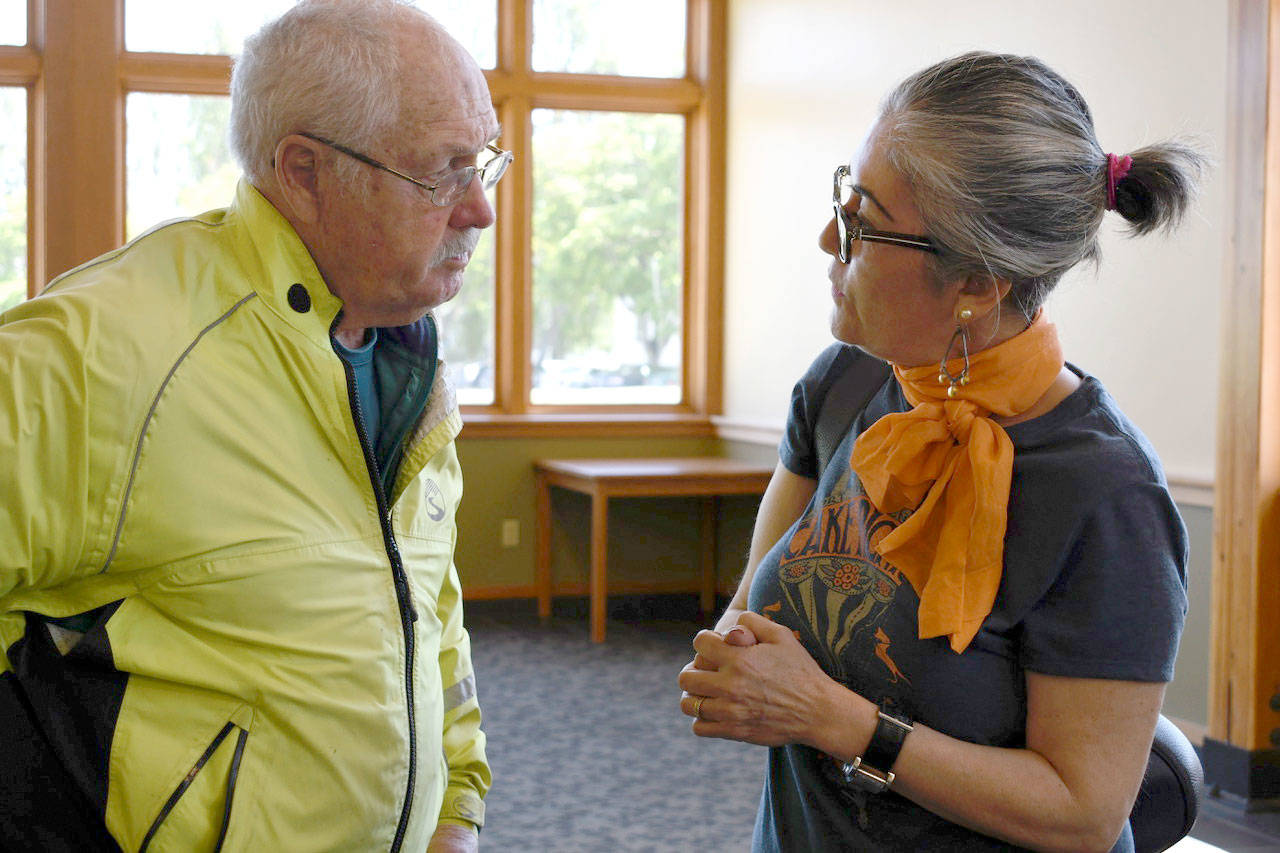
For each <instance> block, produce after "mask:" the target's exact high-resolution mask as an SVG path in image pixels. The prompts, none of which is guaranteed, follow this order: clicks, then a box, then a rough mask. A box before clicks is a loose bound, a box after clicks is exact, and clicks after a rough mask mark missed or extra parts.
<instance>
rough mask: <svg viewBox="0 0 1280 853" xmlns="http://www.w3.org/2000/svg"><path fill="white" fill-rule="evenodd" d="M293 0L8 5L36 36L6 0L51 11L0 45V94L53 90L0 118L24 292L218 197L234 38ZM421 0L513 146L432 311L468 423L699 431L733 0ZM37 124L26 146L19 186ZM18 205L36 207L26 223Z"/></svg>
mask: <svg viewBox="0 0 1280 853" xmlns="http://www.w3.org/2000/svg"><path fill="white" fill-rule="evenodd" d="M292 2H293V0H222V2H220V3H216V4H213V5H208V4H205V5H203V6H201V7H199V8H197V7H195V6H190V5H189V4H175V3H172V2H170V0H122V2H119V3H100V4H99V3H95V4H80V3H73V2H69V0H28V3H27V4H23V3H4V4H0V8H2V9H3V10H4V11H3V12H0V42H3V41H4V40H6V39H11V40H12V41H13V43H14V44H15V45H25V41H26V35H25V30H26V27H27V23H26V15H25V14H16V15H15V13H14V11H13V10H14V7H17V9H18V12H24V11H25V10H24V9H22V8H21V7H23V6H24V5H26V6H27V7H28V8H29V9H32V10H36V12H37V14H38V15H43V17H42V18H37V19H39V20H41V21H42V26H43V27H44V29H45V31H46V32H45V39H44V42H43V45H44V48H43V52H37V51H35V50H32V49H30V48H27V47H25V46H21V47H12V48H5V47H0V87H4V86H8V87H10V88H9V89H2V88H0V93H8V92H10V91H12V97H9V98H8V100H5V101H4V103H3V105H0V106H2V108H3V109H4V110H5V114H6V115H14V114H18V113H20V112H23V111H25V110H26V107H27V101H28V100H29V99H30V98H31V97H33V95H32V94H31V93H33V92H34V93H37V95H38V93H40V92H45V93H47V94H46V95H45V96H42V97H44V98H45V100H42V101H41V103H39V104H36V105H35V106H36V107H38V108H36V109H32V110H30V111H29V112H25V114H27V115H31V116H32V119H31V120H30V121H29V122H24V123H23V124H17V123H10V124H9V125H8V126H7V127H5V128H0V132H3V133H7V134H10V135H9V136H4V137H3V138H0V155H2V156H3V161H2V164H0V186H3V188H4V192H5V196H4V198H5V204H4V207H3V209H2V210H0V255H2V256H0V278H2V280H3V281H4V282H9V281H10V280H12V279H14V277H15V276H16V279H17V280H19V281H21V280H22V279H24V278H25V279H26V280H27V281H28V282H30V283H31V289H34V288H35V287H38V286H40V285H42V284H43V282H44V281H45V280H47V279H48V278H50V277H52V276H53V275H56V274H57V273H60V272H62V271H64V270H66V269H68V268H70V267H71V266H74V265H75V264H77V263H80V262H82V261H84V260H87V259H88V258H89V257H92V256H93V255H96V254H99V253H101V252H103V251H107V250H109V249H111V248H113V247H114V246H116V245H119V243H120V242H121V241H122V240H124V239H127V238H132V237H134V236H137V235H138V234H140V233H142V232H143V231H145V230H146V229H148V228H150V227H151V226H152V225H154V224H156V223H157V222H160V221H163V220H165V219H169V218H173V217H175V216H182V215H190V214H195V213H199V212H201V211H204V210H207V209H210V208H213V207H219V206H222V205H225V204H226V203H227V202H228V201H229V200H230V197H231V194H232V187H233V186H234V184H235V181H236V180H237V178H238V170H237V169H236V167H235V165H234V162H233V160H232V158H231V156H230V152H229V150H228V145H227V141H226V127H227V120H228V112H229V110H228V102H227V98H226V94H227V79H228V76H229V70H230V67H231V58H230V56H229V51H233V50H235V49H237V48H238V46H239V44H240V43H241V42H242V41H243V39H244V38H245V36H246V35H248V34H249V33H251V32H253V31H254V30H255V29H256V28H257V27H259V26H260V25H261V24H262V23H263V22H264V21H266V20H268V19H270V18H272V17H274V16H276V15H278V14H279V13H280V12H281V11H283V10H284V9H286V8H288V7H289V6H290V5H291V4H292ZM418 5H420V6H421V7H422V8H424V9H426V10H427V11H428V12H430V13H431V14H432V15H434V16H435V17H436V18H437V19H438V20H440V21H441V22H442V23H443V24H444V25H445V26H446V27H448V28H449V30H450V32H451V33H453V34H454V35H455V37H457V38H458V39H459V40H460V41H461V42H462V43H463V44H464V45H465V46H466V47H467V48H468V49H469V50H470V51H471V52H472V54H473V55H474V56H475V57H476V59H477V61H478V62H479V63H480V65H481V66H482V67H483V68H485V69H486V75H487V77H488V80H489V85H490V90H491V92H492V94H493V98H494V106H495V109H496V110H497V112H498V118H499V121H500V122H501V123H502V126H503V129H504V134H503V140H502V144H503V147H506V148H510V149H512V150H513V151H514V152H515V153H516V161H515V163H514V165H513V166H512V168H511V170H510V172H509V174H508V176H507V178H506V179H504V181H503V182H502V184H501V185H499V187H498V191H497V195H496V197H495V199H494V201H495V206H496V207H497V209H498V224H497V226H496V227H495V228H494V229H493V230H491V231H489V232H487V233H486V235H485V236H484V238H482V240H481V242H480V246H479V248H478V249H477V252H476V255H475V256H474V257H473V258H472V261H471V265H470V268H469V270H468V274H467V280H466V284H465V286H464V288H463V291H462V293H461V294H460V296H459V297H458V298H456V299H455V300H453V301H452V302H450V303H448V304H447V305H445V306H442V307H441V308H440V309H439V310H438V312H437V315H438V318H439V320H440V327H441V335H442V349H443V355H444V357H445V359H446V361H447V362H448V364H449V367H450V370H451V371H452V376H453V379H454V382H455V385H456V386H457V387H458V394H459V399H460V401H461V402H462V403H463V405H464V406H466V407H467V409H468V414H467V418H466V420H467V423H468V429H469V430H472V431H478V434H488V435H494V434H505V433H506V432H508V431H516V432H519V431H523V430H528V429H535V430H549V431H553V432H554V431H558V430H561V429H572V428H574V427H573V425H574V424H581V423H584V422H592V421H594V422H595V423H597V424H600V423H604V422H609V423H618V422H619V420H618V419H619V418H621V419H624V420H626V421H627V422H628V423H632V424H638V425H640V426H638V427H637V428H638V429H642V430H650V429H652V430H654V431H656V432H664V431H665V432H667V433H673V432H674V433H678V434H690V433H691V432H694V433H700V434H710V427H709V424H708V423H707V415H709V414H710V413H711V412H713V411H715V409H716V406H717V405H718V401H719V381H718V376H719V352H718V350H719V343H720V306H719V301H720V292H721V284H720V281H719V276H720V270H721V269H722V263H721V260H720V259H719V258H718V257H717V254H716V253H717V252H718V250H719V246H720V244H721V241H720V240H719V239H718V235H719V233H720V229H721V227H722V225H721V222H720V219H721V203H720V196H721V194H722V193H721V190H722V186H721V184H722V177H721V174H722V170H721V166H720V164H721V163H722V161H723V141H722V139H723V131H724V117H723V109H724V94H723V88H724V67H723V66H724V51H723V47H722V44H723V37H724V16H725V11H724V8H723V6H724V4H723V3H721V2H719V0H654V2H651V3H649V4H645V5H644V6H643V7H635V6H633V5H631V4H622V3H600V2H596V0H488V2H485V0H418ZM73 8H74V15H75V18H76V20H75V26H72V24H71V21H70V18H71V16H72V10H73ZM6 16H8V17H6ZM11 19H12V20H11ZM10 33H13V35H10ZM112 33H119V34H121V36H115V37H113V36H112V35H111V34H112ZM121 37H122V41H123V43H122V44H121V43H117V39H121ZM6 97H8V95H6ZM33 103H34V102H33ZM12 105H16V106H12ZM27 125H29V127H27V130H28V133H27V134H26V135H24V134H23V133H22V132H21V128H23V127H24V126H27ZM54 128H59V129H67V128H71V129H74V130H75V131H76V132H70V131H67V130H64V131H63V132H53V129H54ZM28 136H29V137H30V138H31V139H34V140H38V147H37V148H36V149H33V152H34V153H33V157H32V158H31V162H32V164H33V165H32V174H31V180H32V181H33V182H34V183H32V184H31V185H30V187H29V189H27V191H25V192H24V189H23V188H24V187H27V186H28V185H27V184H26V183H25V182H26V180H27V177H26V174H25V173H26V167H25V163H26V160H27V158H26V157H25V156H24V155H25V148H24V146H25V144H26V141H27V137H28ZM54 174H57V175H58V180H57V181H53V180H52V179H51V177H50V176H52V175H54ZM17 181H22V182H23V183H21V184H19V183H16V182H17ZM68 187H74V190H75V192H74V195H75V198H74V199H72V198H68V197H66V196H69V195H71V193H70V191H69V190H68V189H67V188H68ZM28 197H29V198H30V199H31V200H29V199H28ZM13 199H17V201H13ZM28 210H32V211H39V212H40V217H39V219H38V220H36V221H34V222H31V223H28V222H27V221H26V216H27V211H28ZM16 217H20V218H16ZM11 232H13V233H16V234H18V235H19V236H20V237H21V240H22V243H21V245H20V246H19V247H18V248H17V249H14V248H13V246H12V245H11V244H12V243H13V241H12V240H11V239H10V237H9V236H8V235H10V233H11ZM27 235H30V237H29V238H28V236H27ZM27 243H30V244H31V247H32V250H31V251H30V253H28V249H27V248H26V246H27ZM15 252H16V254H15ZM11 256H12V258H14V260H12V261H11V260H10V257H11ZM28 257H29V258H30V262H29V263H28V262H27V260H26V259H27V258H28ZM4 286H5V285H4V284H0V287H4ZM8 287H9V290H12V289H13V287H14V286H13V285H8ZM17 289H18V291H19V297H20V296H21V291H22V289H23V288H22V285H21V284H19V285H18V286H17ZM3 292H8V291H3ZM566 425H568V426H566ZM633 434H634V433H633Z"/></svg>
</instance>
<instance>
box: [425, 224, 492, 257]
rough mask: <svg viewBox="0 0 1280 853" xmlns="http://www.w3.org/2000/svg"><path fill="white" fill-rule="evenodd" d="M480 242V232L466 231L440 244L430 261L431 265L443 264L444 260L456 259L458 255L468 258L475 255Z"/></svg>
mask: <svg viewBox="0 0 1280 853" xmlns="http://www.w3.org/2000/svg"><path fill="white" fill-rule="evenodd" d="M479 242H480V231H479V229H476V228H471V229H468V230H467V231H464V232H463V233H462V234H459V235H458V236H456V237H449V238H447V239H445V240H444V242H442V243H441V244H440V247H439V248H437V249H436V253H435V257H433V258H432V259H431V262H432V263H433V264H438V263H441V262H443V261H444V260H445V259H446V258H453V257H457V256H458V255H466V256H467V258H470V257H471V255H472V254H474V253H475V250H476V244H477V243H479Z"/></svg>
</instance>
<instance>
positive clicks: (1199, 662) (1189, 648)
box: [457, 438, 1213, 725]
mask: <svg viewBox="0 0 1280 853" xmlns="http://www.w3.org/2000/svg"><path fill="white" fill-rule="evenodd" d="M458 455H459V457H460V459H461V461H462V469H463V472H464V476H465V483H466V486H465V492H464V495H463V499H462V506H461V508H460V509H459V512H458V526H459V535H458V548H457V564H458V572H459V574H460V575H461V577H462V583H463V587H464V589H465V590H467V593H468V596H471V597H475V596H481V597H494V596H500V597H506V596H508V595H512V594H516V595H527V596H532V594H533V592H532V587H533V572H534V541H533V537H534V530H535V527H534V497H535V496H534V485H533V462H534V460H536V459H541V458H554V457H587V456H624V457H625V456H729V457H733V458H737V459H745V460H750V461H753V462H760V463H763V464H767V465H772V464H774V463H776V461H777V452H776V450H775V449H774V448H773V447H769V446H765V445H759V444H751V443H747V442H737V441H721V440H716V439H697V438H681V439H660V440H655V439H642V438H612V439H611V438H600V439H561V438H546V439H464V440H462V441H459V442H458ZM721 501H722V518H721V521H720V526H719V529H718V537H719V552H718V561H717V563H718V575H719V579H720V580H719V585H720V588H721V590H722V591H728V590H730V589H732V588H733V586H734V585H735V584H736V581H737V578H738V576H739V573H740V572H741V571H742V566H743V565H744V563H745V561H746V554H747V548H748V547H749V545H750V542H751V526H752V524H753V522H754V520H755V512H756V507H757V505H758V501H757V499H755V498H747V497H731V498H722V499H721ZM1181 510H1182V515H1183V519H1184V520H1185V521H1186V524H1187V530H1188V532H1189V534H1190V540H1191V560H1190V569H1189V572H1188V575H1189V578H1188V582H1189V588H1190V599H1191V606H1190V611H1189V613H1188V615H1187V626H1186V631H1185V633H1184V634H1183V638H1182V646H1181V648H1180V650H1179V653H1178V661H1177V673H1176V676H1175V679H1174V681H1173V683H1172V684H1170V685H1169V689H1168V693H1167V695H1166V698H1165V713H1166V714H1168V715H1170V716H1173V717H1177V718H1179V719H1181V720H1185V721H1187V722H1191V723H1195V724H1199V725H1204V724H1205V723H1206V722H1207V718H1208V689H1209V614H1210V606H1209V604H1210V602H1209V588H1210V569H1211V546H1212V541H1213V539H1212V537H1213V511H1212V510H1211V509H1208V508H1206V507H1197V506H1182V507H1181ZM509 518H514V519H516V520H517V521H518V522H519V525H520V543H519V544H518V545H517V546H515V547H514V548H504V547H503V546H502V542H501V535H500V534H501V526H502V521H503V519H509ZM552 519H553V522H552V525H553V526H552V555H551V563H552V574H553V578H554V580H555V583H556V584H568V585H570V586H571V587H572V586H573V585H576V586H577V588H579V589H585V587H586V583H587V564H588V556H587V543H588V534H589V532H590V529H591V511H590V504H589V501H588V499H587V497H586V496H585V495H580V494H577V493H574V492H566V491H564V490H561V489H553V490H552ZM609 534H610V536H609V540H610V541H609V582H610V589H612V590H618V591H626V590H627V589H628V588H631V589H633V590H635V589H643V588H646V587H647V586H648V585H651V584H655V583H656V584H665V583H671V584H681V585H683V586H685V587H686V588H687V589H689V590H690V591H692V590H694V589H696V588H697V582H698V553H699V552H698V503H697V501H696V500H695V499H687V498H663V499H656V498H631V499H627V500H618V501H614V502H612V505H611V508H610V514H609Z"/></svg>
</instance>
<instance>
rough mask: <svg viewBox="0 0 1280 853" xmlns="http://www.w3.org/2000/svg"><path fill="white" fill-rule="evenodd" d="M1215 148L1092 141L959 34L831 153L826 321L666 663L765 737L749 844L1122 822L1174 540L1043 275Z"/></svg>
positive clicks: (1099, 846)
mask: <svg viewBox="0 0 1280 853" xmlns="http://www.w3.org/2000/svg"><path fill="white" fill-rule="evenodd" d="M1204 165H1205V162H1204V158H1203V157H1202V156H1201V155H1200V154H1199V153H1198V152H1197V151H1196V149H1195V148H1194V147H1193V146H1190V145H1187V144H1182V143H1167V144H1161V145H1154V146H1150V147H1147V148H1143V149H1141V150H1138V151H1134V152H1132V153H1130V154H1126V155H1117V154H1111V153H1107V152H1106V151H1105V150H1104V149H1103V148H1101V147H1100V146H1099V144H1098V142H1097V139H1096V135H1095V132H1094V128H1093V120H1092V117H1091V116H1090V113H1089V109H1088V107H1087V106H1086V104H1085V102H1084V99H1083V98H1082V97H1081V96H1080V94H1079V93H1078V92H1077V91H1076V90H1075V89H1074V88H1073V87H1072V86H1071V85H1070V84H1069V83H1067V82H1066V81H1065V80H1063V79H1062V77H1060V76H1059V75H1058V74H1056V73H1055V72H1053V71H1052V70H1050V69H1049V68H1047V67H1046V66H1045V65H1044V64H1043V63H1041V62H1040V61H1038V60H1036V59H1034V58H1029V57H1019V56H1004V55H995V54H990V53H970V54H966V55H963V56H959V57H955V58H953V59H949V60H946V61H943V62H940V63H938V64H937V65H934V66H932V67H930V68H927V69H925V70H923V71H921V72H919V73H917V74H915V75H912V76H911V77H910V78H908V79H907V80H905V81H904V82H903V83H901V84H900V85H899V86H898V87H897V88H896V89H895V90H894V91H893V92H892V93H890V95H889V96H888V97H887V98H886V99H885V101H884V104H883V106H882V110H881V113H880V117H879V120H878V121H877V122H876V124H875V126H874V127H873V128H872V130H871V132H870V134H869V136H868V138H867V140H866V142H865V143H864V145H863V147H862V149H861V152H860V154H859V155H858V157H857V158H856V159H855V160H854V161H853V162H852V164H851V165H848V166H845V165H842V166H840V167H839V168H837V169H836V173H835V188H834V196H835V197H834V199H833V204H834V208H835V216H834V217H833V219H832V220H831V222H830V223H828V225H827V226H826V228H825V229H824V230H823V232H822V235H821V237H820V240H819V243H820V245H821V247H822V249H823V251H825V252H827V253H828V254H830V255H831V256H832V261H831V266H830V273H829V275H830V279H831V284H832V287H831V297H832V301H833V303H834V307H833V310H832V315H831V329H832V333H833V334H834V336H835V337H836V339H837V341H838V343H836V344H834V345H832V346H831V347H829V348H828V349H827V350H826V351H824V352H823V353H822V354H821V355H820V356H819V357H818V359H817V360H816V361H815V362H814V363H813V365H812V366H811V367H810V368H809V370H808V371H807V373H806V374H805V376H804V377H802V378H801V380H800V381H799V382H798V383H797V385H796V388H795V391H794V393H793V398H792V408H791V413H790V417H789V419H788V424H787V430H786V436H785V438H784V440H783V442H782V445H781V448H780V453H779V455H780V463H779V465H778V467H777V470H776V472H775V474H774V477H773V480H772V482H771V484H770V486H769V489H768V491H767V492H766V494H765V497H764V500H763V502H762V504H761V508H760V513H759V517H758V518H757V521H756V528H755V532H754V534H753V538H752V547H751V554H750V557H749V560H748V564H747V569H746V572H745V574H744V577H743V579H742V582H741V585H740V586H739V589H738V592H737V594H736V595H735V597H734V599H733V601H732V602H731V604H730V606H729V609H728V610H727V611H726V613H725V614H724V616H723V617H721V619H720V620H719V623H718V624H717V626H716V630H715V631H702V632H700V633H699V634H698V636H697V637H696V638H695V640H694V648H695V650H696V652H697V655H696V657H695V658H694V660H693V662H692V663H690V664H689V665H688V666H687V667H686V668H685V669H684V671H683V672H682V673H681V674H680V679H679V682H680V686H681V687H682V688H683V690H684V691H685V694H684V696H683V697H682V699H681V709H682V710H683V711H684V713H686V714H688V715H689V716H691V717H694V718H695V721H694V723H693V731H694V733H695V734H698V735H701V736H704V737H720V738H731V739H734V740H741V741H746V742H749V743H756V744H762V745H767V746H769V747H771V749H770V753H769V772H768V776H767V779H766V782H765V788H764V794H763V798H762V801H761V805H760V810H759V814H758V816H757V821H756V827H755V834H754V841H753V845H752V846H753V849H754V850H758V851H773V850H836V849H839V850H848V849H856V850H912V851H914V850H925V849H929V850H948V851H950V850H1007V849H1010V848H1011V847H1014V848H1033V849H1039V850H1069V851H1086V850H1098V851H1107V850H1116V851H1127V850H1132V849H1133V838H1132V834H1131V832H1130V830H1129V826H1128V820H1127V818H1128V815H1129V813H1130V809H1131V807H1132V804H1133V801H1134V797H1135V795H1136V793H1137V790H1138V786H1139V783H1140V781H1141V779H1142V776H1143V771H1144V769H1145V767H1146V759H1147V754H1148V749H1149V748H1150V744H1151V738H1152V732H1153V730H1154V728H1155V724H1156V720H1157V717H1158V714H1159V711H1160V706H1161V701H1162V698H1163V695H1164V689H1165V684H1166V683H1167V682H1168V681H1169V680H1170V679H1171V678H1172V676H1173V661H1174V656H1175V653H1176V651H1177V645H1178V639H1179V636H1180V634H1181V631H1182V625H1183V619H1184V615H1185V612H1186V606H1187V599H1186V557H1187V537H1186V532H1185V529H1184V527H1183V524H1182V521H1181V519H1180V517H1179V515H1178V511H1177V508H1176V507H1175V506H1174V503H1173V500H1172V499H1171V498H1170V496H1169V492H1168V489H1167V485H1166V483H1165V479H1164V475H1163V472H1162V470H1161V467H1160V463H1159V460H1158V459H1157V458H1156V456H1155V453H1154V451H1153V450H1152V448H1151V446H1150V445H1149V444H1148V442H1147V441H1146V439H1145V438H1144V437H1143V436H1142V434H1141V433H1140V432H1139V431H1138V429H1137V428H1136V427H1135V426H1134V425H1133V424H1132V423H1131V422H1130V421H1128V420H1127V419H1126V418H1125V416H1124V415H1123V414H1122V413H1121V412H1120V410H1119V408H1118V407H1117V405H1116V403H1115V401H1114V400H1113V399H1112V398H1111V396H1110V395H1109V394H1108V393H1107V392H1106V390H1105V389H1104V388H1103V387H1102V386H1101V384H1100V383H1099V382H1098V380H1097V379H1096V378H1094V377H1092V376H1090V375H1088V374H1087V373H1085V372H1084V371H1083V370H1081V369H1080V368H1077V367H1075V366H1074V365H1072V364H1070V363H1067V362H1066V361H1065V360H1064V357H1063V353H1062V349H1061V347H1060V345H1059V342H1058V337H1057V334H1056V332H1055V330H1054V326H1053V324H1052V323H1051V322H1050V321H1049V319H1048V317H1047V316H1046V315H1045V312H1044V311H1043V310H1042V303H1043V302H1044V299H1045V296H1046V295H1047V294H1048V293H1049V291H1050V290H1051V289H1052V288H1053V286H1054V285H1055V284H1056V283H1057V282H1058V281H1059V280H1060V279H1061V277H1062V275H1063V273H1065V272H1066V271H1067V270H1069V269H1071V268H1072V267H1073V266H1075V265H1076V264H1078V263H1080V262H1082V261H1090V262H1096V261H1097V259H1098V238H1097V233H1098V228H1099V225H1100V223H1101V222H1102V219H1103V217H1104V215H1105V214H1106V213H1107V212H1108V211H1114V212H1117V213H1118V214H1119V215H1120V216H1122V217H1124V219H1125V220H1126V221H1127V222H1128V223H1129V226H1130V229H1129V230H1130V231H1131V233H1133V234H1146V233H1149V232H1151V231H1155V230H1159V229H1161V228H1171V227H1173V226H1174V225H1175V224H1176V223H1177V222H1178V220H1179V219H1180V218H1181V216H1182V215H1183V213H1184V212H1185V211H1186V209H1187V207H1188V206H1189V204H1190V201H1191V199H1192V197H1193V195H1194V190H1195V187H1196V184H1197V182H1198V179H1199V176H1200V173H1201V172H1202V170H1203V168H1204ZM886 363H887V364H886ZM859 389H861V390H859ZM824 403H825V405H824ZM833 422H837V423H840V424H841V426H840V427H839V429H838V434H837V435H835V437H834V438H832V439H828V438H827V437H826V436H824V434H823V432H824V429H825V428H829V426H830V424H831V423H833ZM845 424H847V426H845ZM831 448H834V450H832V449H831ZM828 456H829V459H830V464H829V465H828V464H826V462H827V457H828Z"/></svg>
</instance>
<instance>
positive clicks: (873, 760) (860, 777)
mask: <svg viewBox="0 0 1280 853" xmlns="http://www.w3.org/2000/svg"><path fill="white" fill-rule="evenodd" d="M876 716H877V722H876V731H875V734H873V735H872V736H871V743H869V744H867V751H866V752H864V753H863V754H862V755H860V756H858V757H857V758H855V759H854V760H853V761H851V762H849V763H848V764H845V765H844V766H843V767H841V771H842V772H843V773H844V779H845V781H846V782H849V783H851V784H854V785H857V786H858V787H859V788H862V789H864V790H867V791H872V792H874V793H877V794H878V793H880V792H881V791H883V790H885V789H886V788H888V787H889V786H890V785H891V784H893V765H894V764H895V763H896V762H897V760H898V753H899V752H901V751H902V743H903V741H905V740H906V739H907V735H908V734H910V733H911V729H912V725H911V721H909V720H905V719H903V718H902V717H899V716H897V715H895V714H890V713H889V712H888V711H886V710H885V707H884V706H883V705H882V706H881V707H880V709H879V710H878V711H877V712H876Z"/></svg>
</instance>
